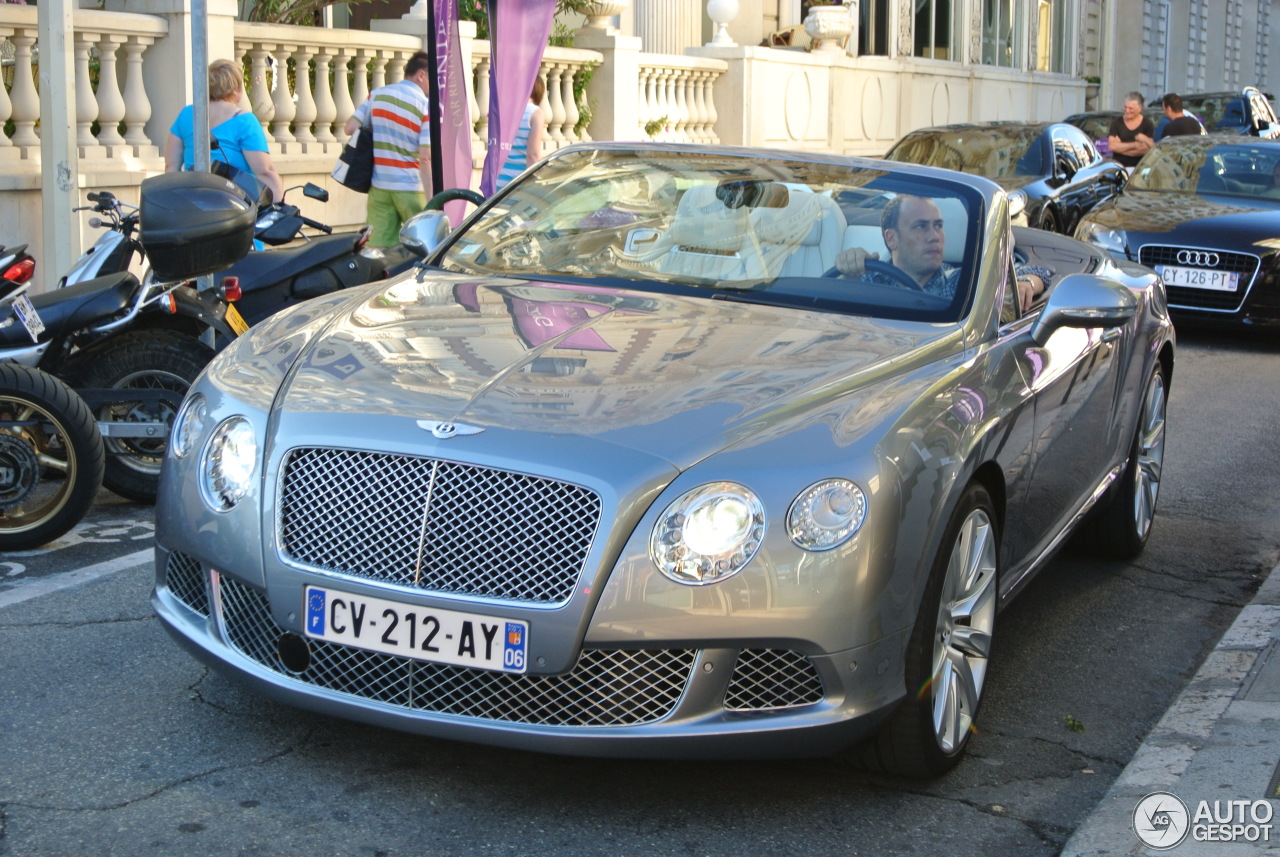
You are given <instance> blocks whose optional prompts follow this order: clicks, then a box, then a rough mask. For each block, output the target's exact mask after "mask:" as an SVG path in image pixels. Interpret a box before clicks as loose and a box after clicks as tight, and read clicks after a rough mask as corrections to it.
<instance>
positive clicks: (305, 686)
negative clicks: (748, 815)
mask: <svg viewBox="0 0 1280 857" xmlns="http://www.w3.org/2000/svg"><path fill="white" fill-rule="evenodd" d="M156 569H157V572H156V574H157V580H156V588H155V591H154V593H153V595H152V606H153V607H154V609H155V611H156V614H157V615H158V616H159V617H160V619H161V622H162V623H163V625H164V626H165V628H166V630H168V631H169V633H170V634H172V635H173V636H174V638H175V639H176V640H177V641H178V642H179V643H181V644H182V645H183V646H184V647H185V648H187V649H188V650H189V651H190V652H191V653H192V654H193V655H195V656H196V657H197V658H198V659H200V660H201V661H203V662H205V663H207V664H209V665H210V666H212V667H215V668H217V669H219V670H221V671H222V672H224V673H227V674H229V675H231V676H233V677H235V678H237V679H239V680H242V681H244V682H246V683H247V684H248V685H250V686H251V687H252V688H254V689H255V690H257V691H258V692H261V693H263V694H265V695H267V696H269V697H271V698H273V699H276V700H278V701H280V702H284V703H286V704H289V705H294V706H297V707H300V708H305V709H308V710H312V711H316V712H319V713H323V714H328V715H333V716H337V717H342V718H346V719H351V720H358V721H361V722H365V723H370V724H374V725H378V726H383V727H387V728H392V729H398V730H402V731H405V732H412V733H417V734H422V735H428V736H433V737H440V738H449V739H457V740H464V741H473V742H478V743H484V744H492V745H496V746H505V747H512V748H517V749H523V750H534V751H543V752H554V753H564V754H570V755H583V756H611V757H644V758H654V757H670V758H770V757H794V756H803V755H814V754H819V753H824V752H830V751H832V750H836V749H840V748H842V747H844V746H847V745H849V744H851V743H853V742H855V741H858V740H860V739H862V738H865V737H867V736H869V735H870V734H871V733H872V732H874V731H875V729H876V728H877V727H878V726H879V725H880V723H881V722H882V720H883V719H884V718H885V717H886V716H887V715H888V714H889V713H890V712H891V711H892V710H893V708H894V707H895V705H896V704H897V702H898V701H899V699H900V698H901V697H902V695H903V692H904V690H903V685H902V674H903V669H902V663H901V657H902V655H901V653H902V651H903V649H904V647H905V639H904V636H905V634H906V633H907V632H905V631H904V632H902V633H899V634H895V635H891V636H888V637H885V638H882V639H880V640H877V641H876V642H874V643H871V644H869V645H866V646H862V647H859V648H856V649H852V650H848V651H843V652H837V653H829V654H813V653H803V652H799V651H794V650H788V649H784V648H779V647H777V646H771V645H769V641H755V640H748V641H737V644H736V645H733V644H726V645H724V646H718V647H716V648H708V647H703V648H691V647H688V646H687V645H680V644H679V642H673V641H666V642H665V643H664V641H663V640H659V639H655V640H649V641H646V642H645V644H644V647H643V648H640V647H629V648H626V649H601V648H588V649H583V650H582V651H581V652H580V655H579V657H578V659H577V662H576V663H575V664H574V665H573V666H572V667H571V669H570V670H569V671H567V672H565V673H561V674H557V675H532V674H530V675H508V674H502V673H495V672H489V671H486V670H477V669H469V668H464V667H453V666H446V665H439V664H429V663H424V662H420V661H413V660H410V659H406V658H401V657H396V656H391V655H383V654H378V653H374V652H369V651H365V650H362V649H356V648H352V647H348V646H342V645H338V644H333V643H327V642H317V641H309V644H308V647H309V658H308V662H307V665H306V666H305V668H303V669H301V670H296V669H295V670H290V669H289V668H287V667H286V666H285V664H284V662H283V661H282V660H281V658H280V655H279V653H278V644H279V641H280V639H281V638H282V637H284V636H291V637H292V638H293V640H295V641H296V640H297V639H298V638H297V637H296V636H293V635H290V634H289V632H288V631H287V630H286V629H283V628H281V627H280V626H279V625H278V624H277V623H276V622H275V621H274V620H273V618H272V613H271V605H270V603H269V602H268V599H267V595H266V594H265V593H263V592H261V591H259V590H257V589H255V588H254V587H252V586H249V585H248V584H246V583H244V582H241V581H239V580H237V579H236V578H235V577H233V576H231V575H228V574H224V573H220V572H218V571H215V570H213V569H212V568H210V567H209V566H208V565H207V564H203V563H200V562H199V561H197V560H196V559H195V558H193V557H191V556H188V555H186V554H181V553H170V552H168V551H167V550H165V549H164V548H162V547H157V549H156ZM799 636H800V634H797V637H799ZM290 663H291V664H292V665H293V666H295V667H297V662H296V661H295V660H291V661H290Z"/></svg>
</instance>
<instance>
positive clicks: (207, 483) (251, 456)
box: [200, 417, 258, 511]
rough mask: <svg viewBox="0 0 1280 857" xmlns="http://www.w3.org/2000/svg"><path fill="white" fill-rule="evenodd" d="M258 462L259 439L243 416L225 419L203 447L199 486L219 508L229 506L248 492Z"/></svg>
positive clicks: (211, 504)
mask: <svg viewBox="0 0 1280 857" xmlns="http://www.w3.org/2000/svg"><path fill="white" fill-rule="evenodd" d="M257 463H258V439H257V438H256V437H254V434H253V426H251V425H249V421H248V420H246V419H245V418H244V417H231V418H230V419H226V420H223V421H222V422H221V423H219V424H218V427H217V428H216V429H214V430H213V434H212V435H211V436H210V437H209V442H208V443H206V444H205V447H204V458H203V459H202V461H201V468H200V469H201V481H200V487H201V489H202V493H203V495H204V501H205V502H206V503H208V504H209V506H210V508H212V509H214V510H216V511H225V510H227V509H230V508H231V507H232V506H234V505H235V504H236V503H239V502H240V501H241V500H242V499H244V496H245V495H246V494H248V493H249V488H250V487H251V486H252V484H253V472H254V470H255V469H256V467H257Z"/></svg>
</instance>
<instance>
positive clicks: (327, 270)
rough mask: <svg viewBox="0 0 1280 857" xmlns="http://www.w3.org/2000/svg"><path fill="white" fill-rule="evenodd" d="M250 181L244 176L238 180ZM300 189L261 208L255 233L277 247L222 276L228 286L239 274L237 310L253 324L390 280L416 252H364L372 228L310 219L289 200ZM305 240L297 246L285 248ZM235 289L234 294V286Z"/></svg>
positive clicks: (307, 192) (220, 169)
mask: <svg viewBox="0 0 1280 857" xmlns="http://www.w3.org/2000/svg"><path fill="white" fill-rule="evenodd" d="M232 170H234V168H231V167H227V166H226V165H225V164H222V163H216V164H215V165H214V172H215V174H223V173H227V174H230V172H231V171H232ZM249 178H250V179H251V178H252V177H249ZM245 180H247V179H246V178H245V177H244V176H243V175H240V176H235V177H234V178H233V181H245ZM255 181H256V180H255ZM300 187H301V190H302V193H303V195H304V196H306V197H308V198H310V199H315V200H317V201H320V202H327V201H328V199H329V192H328V191H327V190H325V189H324V188H322V187H320V186H318V185H315V184H311V183H309V182H308V183H307V184H305V185H301V186H300ZM298 189H299V188H297V187H294V188H289V189H288V190H286V191H285V194H284V198H282V199H281V200H280V201H279V202H275V203H272V204H271V205H268V206H265V207H263V208H261V209H259V216H258V220H257V221H256V223H255V229H254V237H255V238H256V239H257V240H259V241H261V242H262V243H263V244H266V245H268V246H269V247H271V248H272V249H269V250H263V251H262V252H260V253H250V254H248V255H247V256H245V257H244V258H243V259H241V260H240V261H238V262H236V263H235V264H234V265H232V266H231V267H230V268H228V269H227V270H225V271H220V272H219V273H218V274H217V278H218V279H219V281H220V282H222V283H224V284H225V283H227V282H228V279H229V278H234V279H232V280H231V283H232V284H237V285H238V286H239V293H240V297H239V298H238V299H237V300H236V301H235V305H236V309H237V310H238V311H239V312H240V314H241V315H242V316H243V317H244V319H245V321H247V322H248V323H249V324H257V323H258V322H260V321H262V320H263V319H264V318H266V317H268V316H270V315H273V314H274V313H276V312H279V311H280V310H281V309H284V308H285V307H286V306H290V305H292V304H294V303H297V302H298V301H303V300H307V299H308V298H315V297H319V296H321V295H327V294H329V293H330V292H336V291H338V290H339V289H346V288H350V287H351V286H358V285H362V284H364V283H371V282H373V281H374V280H381V279H385V278H386V277H387V276H389V274H388V268H389V267H391V266H393V265H399V264H400V263H402V262H403V261H405V260H406V259H408V258H409V256H410V254H409V251H408V250H406V249H404V248H389V249H388V250H387V251H384V252H381V253H378V254H374V253H372V252H362V251H363V248H364V245H365V243H366V242H368V240H369V232H368V230H367V229H365V230H362V231H361V232H359V233H356V234H351V233H346V234H338V235H334V234H332V233H333V229H332V227H330V226H328V225H326V224H324V223H320V222H318V221H315V220H312V219H311V218H309V217H305V216H304V215H303V214H302V213H301V212H300V211H299V209H298V207H297V206H296V205H291V204H289V203H288V202H286V201H285V200H286V199H287V197H288V195H289V192H290V191H293V190H298ZM304 226H309V227H311V228H312V229H315V230H317V231H319V232H322V233H324V234H323V235H322V236H309V235H307V234H306V233H305V232H303V227H304ZM299 238H300V239H301V242H300V243H298V244H297V246H292V247H284V246H283V245H286V244H291V243H293V242H295V240H296V239H299ZM231 290H232V292H233V293H234V286H231Z"/></svg>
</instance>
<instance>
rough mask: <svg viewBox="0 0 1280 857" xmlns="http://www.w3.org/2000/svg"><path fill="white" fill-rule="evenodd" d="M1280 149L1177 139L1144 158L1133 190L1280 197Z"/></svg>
mask: <svg viewBox="0 0 1280 857" xmlns="http://www.w3.org/2000/svg"><path fill="white" fill-rule="evenodd" d="M1278 167H1280V145H1278V144H1269V143H1264V142H1255V143H1222V142H1221V138H1219V139H1218V140H1217V141H1215V140H1214V139H1213V138H1212V137H1174V138H1171V139H1169V140H1167V141H1164V142H1161V143H1160V144H1159V145H1158V146H1156V147H1155V148H1154V149H1152V150H1151V152H1150V153H1148V154H1147V155H1146V157H1144V158H1143V159H1142V161H1141V162H1140V163H1139V164H1138V166H1137V168H1136V169H1135V170H1134V171H1133V176H1132V177H1131V178H1130V179H1129V183H1128V185H1127V186H1126V188H1125V189H1126V192H1127V191H1128V190H1143V191H1156V192H1160V193H1188V192H1190V193H1202V194H1204V193H1212V194H1217V195H1225V196H1249V197H1263V198H1280V187H1278V185H1280V170H1278V169H1277V168H1278Z"/></svg>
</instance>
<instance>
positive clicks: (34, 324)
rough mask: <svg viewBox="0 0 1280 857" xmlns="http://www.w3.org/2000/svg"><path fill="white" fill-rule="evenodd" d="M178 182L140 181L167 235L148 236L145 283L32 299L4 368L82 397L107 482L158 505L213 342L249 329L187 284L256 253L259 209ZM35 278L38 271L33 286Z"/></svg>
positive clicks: (0, 353)
mask: <svg viewBox="0 0 1280 857" xmlns="http://www.w3.org/2000/svg"><path fill="white" fill-rule="evenodd" d="M175 178H178V177H177V176H156V177H153V178H150V179H147V180H146V181H144V182H143V199H142V202H143V205H142V209H141V210H142V212H143V213H144V215H145V212H146V207H147V204H148V202H147V200H148V197H150V199H151V205H152V206H153V207H155V208H156V213H155V214H153V215H152V217H151V221H152V222H155V223H157V224H160V225H159V226H157V227H155V228H153V229H152V230H151V235H152V240H150V241H148V239H147V233H146V232H145V231H144V232H143V233H142V234H141V237H140V239H139V246H140V247H143V245H145V247H143V249H144V251H145V252H146V253H147V255H148V257H149V258H151V259H152V261H153V270H152V271H151V272H149V273H148V274H147V275H146V277H145V278H144V279H143V280H142V281H141V282H140V281H139V280H138V278H137V277H135V276H134V275H133V274H132V273H130V272H128V271H119V272H116V273H111V274H107V275H104V276H100V277H97V278H94V279H90V280H86V281H83V282H78V283H74V284H70V285H66V286H64V287H63V288H60V289H56V290H54V291H52V292H48V293H45V294H40V295H35V296H34V297H30V298H28V297H26V296H25V295H23V296H21V297H19V298H17V299H15V300H14V301H12V302H11V304H10V305H9V307H8V309H9V311H10V312H9V313H7V314H11V315H12V316H13V317H14V318H16V319H17V320H20V321H22V324H21V325H17V324H15V323H14V321H13V319H12V318H11V319H7V321H8V324H3V325H2V326H0V360H4V361H10V362H14V363H20V364H22V365H24V366H28V367H31V368H37V369H40V370H43V371H45V372H47V373H49V374H51V375H54V376H56V377H57V378H59V379H60V380H61V381H62V382H64V383H66V384H67V385H68V386H70V387H72V388H73V389H74V390H75V391H76V392H77V393H78V394H79V396H80V397H81V398H82V399H84V401H85V402H86V403H87V404H88V406H89V408H90V410H91V412H92V413H93V414H94V416H95V417H96V418H97V421H98V430H99V433H100V434H101V436H102V438H103V443H104V446H105V450H106V454H107V459H106V465H105V469H104V475H103V480H102V484H104V485H106V487H108V488H110V489H111V490H112V491H114V492H115V493H117V494H119V495H121V496H123V497H126V498H128V499H131V500H137V501H140V502H154V500H155V494H156V490H157V488H158V485H159V476H160V465H161V462H162V460H163V457H164V451H165V448H166V446H167V443H168V434H169V426H170V425H171V423H172V421H173V417H174V415H175V414H176V413H177V410H178V407H179V405H181V403H182V398H183V396H184V395H185V394H186V391H187V389H188V388H189V387H190V386H191V383H192V382H193V381H194V380H195V378H196V376H197V375H199V374H200V372H201V370H203V369H204V367H205V365H206V364H207V363H208V362H209V360H211V359H212V358H213V355H214V349H213V348H212V347H211V346H210V344H208V342H209V341H210V340H213V339H215V338H220V339H221V340H223V341H227V342H229V341H231V340H232V339H235V338H236V337H237V336H239V334H240V333H243V332H244V330H247V329H248V327H247V325H245V324H244V322H243V320H241V319H239V318H238V316H237V315H236V314H235V311H234V309H233V308H232V307H231V306H230V304H229V303H228V302H227V301H226V300H225V298H224V297H223V296H222V294H221V293H220V292H219V291H218V290H206V291H203V292H201V291H197V290H196V289H194V288H191V287H190V286H189V283H190V282H191V281H192V279H193V278H194V277H196V276H199V275H201V274H205V273H210V272H211V271H213V270H220V269H221V268H224V267H226V266H227V265H229V264H231V262H233V261H235V260H236V259H238V258H239V257H240V256H242V255H244V253H246V252H248V249H249V242H250V241H251V240H252V235H251V231H250V230H251V229H252V216H253V208H252V206H251V202H252V201H250V200H247V199H246V198H245V197H244V195H243V194H242V193H240V192H239V191H234V189H233V188H231V187H230V186H229V185H228V183H227V182H225V181H223V180H216V179H213V178H212V177H211V176H208V175H207V174H204V175H203V176H200V177H197V178H193V179H179V180H178V181H177V182H175V181H173V179H175ZM161 180H162V181H161ZM155 182H159V183H158V184H154V183H155ZM149 183H152V184H149ZM148 188H150V190H148ZM233 191H234V192H233ZM98 201H99V202H102V201H103V200H101V199H99V200H98ZM108 204H109V201H108ZM193 211H194V212H195V213H194V214H193V213H192V212H193ZM131 219H132V220H133V221H134V222H135V224H136V223H137V218H136V216H135V217H133V218H131ZM142 221H143V222H146V221H147V217H145V216H144V217H143V218H142ZM121 234H123V233H121ZM184 236H194V240H188V239H187V238H186V237H184ZM126 237H130V238H131V235H130V236H126ZM23 255H24V256H25V257H26V258H27V259H29V258H30V257H29V256H26V254H25V251H24V253H23ZM157 259H158V260H159V261H158V263H156V260H157ZM31 271H34V262H32V263H31V268H30V271H28V272H27V277H28V278H29V277H30V275H31ZM0 318H3V317H0ZM24 328H25V329H24ZM202 338H203V339H204V340H205V341H202Z"/></svg>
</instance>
